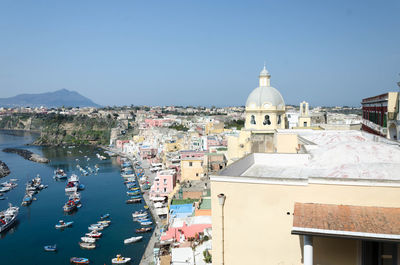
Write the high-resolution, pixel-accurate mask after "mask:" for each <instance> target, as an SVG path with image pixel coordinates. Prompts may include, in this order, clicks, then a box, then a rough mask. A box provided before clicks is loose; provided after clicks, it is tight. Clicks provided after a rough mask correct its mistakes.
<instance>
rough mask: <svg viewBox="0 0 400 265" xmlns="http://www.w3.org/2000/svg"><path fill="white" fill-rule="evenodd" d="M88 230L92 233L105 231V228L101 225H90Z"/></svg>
mask: <svg viewBox="0 0 400 265" xmlns="http://www.w3.org/2000/svg"><path fill="white" fill-rule="evenodd" d="M88 229H89V230H90V231H101V230H103V229H104V227H103V226H102V225H99V224H92V225H90V226H89V227H88Z"/></svg>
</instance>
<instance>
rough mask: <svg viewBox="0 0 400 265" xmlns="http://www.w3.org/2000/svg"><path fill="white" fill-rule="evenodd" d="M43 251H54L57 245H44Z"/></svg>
mask: <svg viewBox="0 0 400 265" xmlns="http://www.w3.org/2000/svg"><path fill="white" fill-rule="evenodd" d="M43 248H44V251H48V252H54V251H57V245H49V246H44V247H43Z"/></svg>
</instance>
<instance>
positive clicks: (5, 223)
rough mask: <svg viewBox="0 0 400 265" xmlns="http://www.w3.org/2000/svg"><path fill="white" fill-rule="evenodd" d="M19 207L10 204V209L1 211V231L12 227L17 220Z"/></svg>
mask: <svg viewBox="0 0 400 265" xmlns="http://www.w3.org/2000/svg"><path fill="white" fill-rule="evenodd" d="M18 213H19V208H18V207H15V206H12V205H11V203H10V204H9V207H8V209H6V210H4V211H1V212H0V233H1V232H3V231H6V230H7V229H8V228H10V227H11V226H12V225H13V224H14V223H15V221H17V217H18Z"/></svg>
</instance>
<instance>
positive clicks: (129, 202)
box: [126, 198, 142, 204]
mask: <svg viewBox="0 0 400 265" xmlns="http://www.w3.org/2000/svg"><path fill="white" fill-rule="evenodd" d="M141 202H142V199H140V198H137V199H129V200H126V203H127V204H131V203H141Z"/></svg>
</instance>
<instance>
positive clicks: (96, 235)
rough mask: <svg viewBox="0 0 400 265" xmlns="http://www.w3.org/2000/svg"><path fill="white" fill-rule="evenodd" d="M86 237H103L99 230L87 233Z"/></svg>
mask: <svg viewBox="0 0 400 265" xmlns="http://www.w3.org/2000/svg"><path fill="white" fill-rule="evenodd" d="M85 235H86V236H88V237H92V238H100V237H101V233H100V232H98V231H97V230H93V231H91V232H90V233H86V234H85Z"/></svg>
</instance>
